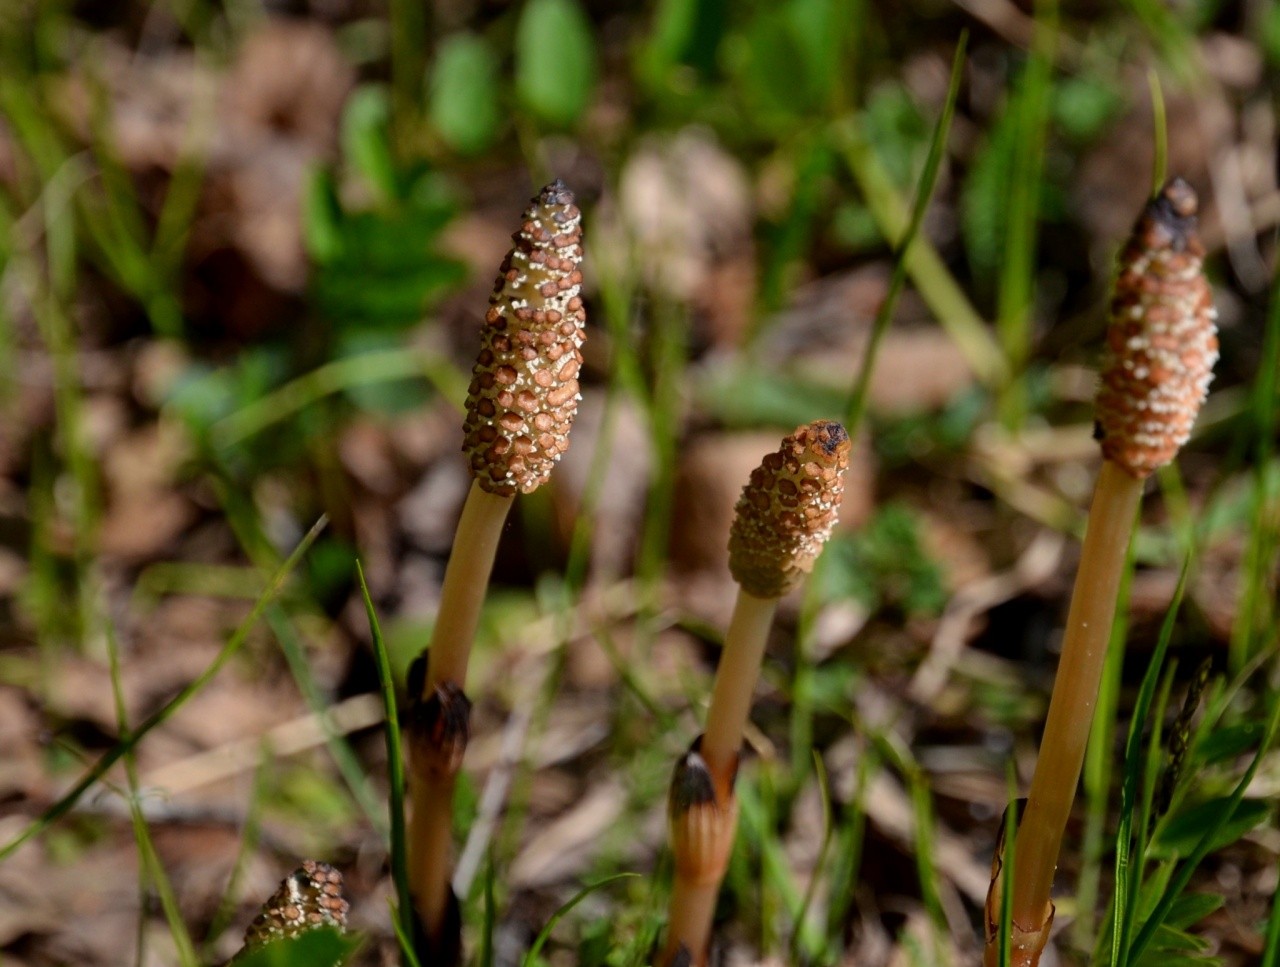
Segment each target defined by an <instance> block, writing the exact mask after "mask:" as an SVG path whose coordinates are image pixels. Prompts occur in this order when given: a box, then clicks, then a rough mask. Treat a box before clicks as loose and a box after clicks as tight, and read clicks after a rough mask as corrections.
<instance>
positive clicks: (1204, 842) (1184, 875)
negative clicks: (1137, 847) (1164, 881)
mask: <svg viewBox="0 0 1280 967" xmlns="http://www.w3.org/2000/svg"><path fill="white" fill-rule="evenodd" d="M1277 730H1280V702H1276V703H1274V708H1273V710H1272V712H1271V716H1270V718H1269V719H1268V721H1267V729H1266V733H1265V734H1264V735H1263V737H1262V741H1261V743H1259V745H1258V751H1257V752H1256V753H1255V754H1254V756H1253V758H1252V759H1251V760H1250V762H1249V765H1248V767H1247V768H1246V769H1245V771H1244V775H1242V776H1241V777H1240V780H1239V782H1237V783H1236V785H1235V788H1233V789H1232V790H1231V795H1230V796H1229V797H1228V799H1227V801H1226V802H1225V803H1224V804H1223V807H1222V809H1220V810H1219V811H1218V812H1217V813H1216V815H1215V817H1214V820H1213V822H1212V823H1210V824H1209V825H1208V826H1207V827H1206V828H1205V830H1204V832H1203V833H1202V834H1201V836H1200V840H1199V842H1198V843H1197V844H1196V847H1195V849H1193V850H1192V851H1191V853H1190V855H1189V856H1187V858H1186V859H1185V860H1184V861H1183V862H1182V864H1181V865H1180V866H1179V867H1178V869H1177V872H1175V873H1174V874H1173V876H1172V877H1171V878H1170V880H1169V885H1168V886H1166V887H1165V889H1164V892H1163V893H1162V894H1161V896H1160V900H1159V902H1158V903H1157V904H1156V905H1155V909H1153V910H1152V911H1151V914H1150V916H1148V917H1147V920H1146V922H1145V923H1144V924H1143V925H1142V930H1141V931H1139V933H1138V935H1137V936H1136V937H1135V938H1134V940H1133V945H1132V946H1131V947H1130V948H1129V950H1128V951H1127V953H1128V958H1127V959H1126V961H1125V964H1127V963H1134V962H1136V961H1137V960H1138V958H1139V957H1140V956H1141V955H1142V952H1143V950H1145V949H1146V946H1147V944H1148V943H1150V942H1151V938H1152V937H1153V936H1154V935H1155V932H1156V931H1157V930H1158V929H1159V928H1160V926H1161V924H1163V923H1164V921H1165V918H1166V917H1167V916H1168V914H1169V910H1170V909H1171V908H1172V906H1173V904H1174V903H1175V902H1176V901H1177V899H1178V897H1179V896H1181V895H1182V894H1183V892H1184V891H1185V890H1186V888H1187V885H1188V884H1189V883H1190V882H1191V877H1192V876H1194V875H1195V872H1196V870H1197V869H1199V867H1200V864H1201V863H1203V862H1204V859H1205V857H1207V856H1208V855H1209V853H1210V852H1211V851H1212V849H1213V847H1214V844H1215V842H1216V840H1217V836H1218V833H1219V831H1220V830H1221V829H1222V827H1223V826H1224V825H1226V823H1227V822H1228V821H1229V820H1230V819H1231V818H1232V816H1233V815H1234V814H1235V811H1236V808H1237V807H1238V806H1239V805H1240V801H1241V800H1242V799H1244V794H1245V790H1246V789H1248V788H1249V784H1250V783H1251V782H1253V777H1254V776H1255V775H1256V774H1257V772H1258V768H1259V766H1261V765H1262V760H1263V757H1264V756H1265V755H1266V754H1267V752H1268V751H1269V750H1270V749H1271V744H1272V742H1274V741H1275V737H1276V732H1277ZM1118 967H1124V964H1121V965H1118Z"/></svg>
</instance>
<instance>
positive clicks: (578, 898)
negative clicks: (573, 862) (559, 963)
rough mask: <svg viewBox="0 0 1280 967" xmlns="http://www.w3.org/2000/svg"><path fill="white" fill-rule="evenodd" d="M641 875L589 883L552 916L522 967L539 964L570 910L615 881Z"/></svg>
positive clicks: (620, 874)
mask: <svg viewBox="0 0 1280 967" xmlns="http://www.w3.org/2000/svg"><path fill="white" fill-rule="evenodd" d="M639 875H640V874H639V873H615V874H614V875H613V876H606V877H605V878H604V879H603V880H596V882H594V883H588V884H587V885H586V886H584V887H583V888H582V889H581V890H579V891H578V892H577V893H575V894H574V895H573V897H572V898H571V899H570V900H569V902H568V903H566V904H565V905H564V906H562V907H561V908H560V909H559V910H557V911H556V912H555V913H553V914H551V919H550V920H548V921H547V925H546V926H545V927H543V928H542V931H541V932H540V933H539V934H538V936H537V939H535V940H534V941H533V946H532V947H530V948H529V952H528V953H527V954H525V955H524V960H522V961H521V962H520V965H521V967H534V965H536V964H537V962H538V954H539V953H541V952H542V948H543V947H544V946H546V943H547V941H548V940H549V939H550V938H551V931H552V930H554V929H555V928H556V924H558V923H559V922H560V921H561V920H562V919H563V918H564V916H565V914H567V913H568V912H569V911H570V910H572V909H573V908H574V907H576V906H577V905H578V904H579V903H581V902H582V901H583V900H585V899H586V898H587V897H589V896H590V895H591V894H592V893H594V892H595V891H596V890H598V889H600V888H601V887H602V886H607V885H608V884H610V883H612V882H614V881H615V880H626V879H630V878H631V877H634V876H639Z"/></svg>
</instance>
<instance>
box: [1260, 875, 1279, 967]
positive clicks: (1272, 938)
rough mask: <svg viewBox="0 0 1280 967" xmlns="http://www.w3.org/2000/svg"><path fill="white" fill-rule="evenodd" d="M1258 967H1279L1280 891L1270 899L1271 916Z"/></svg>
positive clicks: (1268, 920)
mask: <svg viewBox="0 0 1280 967" xmlns="http://www.w3.org/2000/svg"><path fill="white" fill-rule="evenodd" d="M1260 967H1280V890H1276V892H1275V896H1273V897H1272V898H1271V916H1270V917H1269V918H1268V919H1267V939H1266V943H1265V946H1264V948H1263V951H1262V964H1261V965H1260Z"/></svg>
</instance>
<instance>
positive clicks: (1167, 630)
mask: <svg viewBox="0 0 1280 967" xmlns="http://www.w3.org/2000/svg"><path fill="white" fill-rule="evenodd" d="M1190 573H1191V557H1190V555H1188V556H1187V558H1186V559H1185V560H1184V561H1183V565H1182V571H1181V573H1180V574H1179V576H1178V585H1177V588H1176V589H1175V590H1174V593H1173V600H1172V601H1171V602H1170V603H1169V609H1168V610H1167V611H1166V612H1165V616H1164V623H1163V624H1162V625H1161V627H1160V636H1159V637H1158V638H1157V640H1156V646H1155V649H1154V650H1153V651H1152V653H1151V658H1150V659H1149V661H1148V663H1147V670H1146V673H1145V674H1144V675H1143V676H1142V684H1141V685H1140V686H1139V688H1138V697H1137V699H1136V700H1135V702H1134V706H1133V713H1132V718H1131V719H1130V721H1129V734H1128V738H1127V740H1126V741H1125V752H1124V772H1123V778H1122V780H1121V785H1120V825H1119V828H1118V829H1117V830H1116V855H1115V897H1116V899H1115V904H1114V909H1113V913H1112V916H1113V920H1112V924H1111V963H1112V964H1113V965H1114V967H1123V965H1124V964H1125V963H1127V962H1128V961H1127V954H1128V943H1129V937H1130V936H1131V934H1132V928H1133V919H1134V917H1135V916H1136V912H1137V911H1136V905H1137V896H1138V886H1139V885H1140V884H1141V880H1142V858H1143V854H1144V853H1145V843H1146V835H1147V832H1148V831H1147V830H1146V829H1144V828H1143V825H1142V824H1141V823H1137V824H1136V825H1135V818H1137V817H1135V813H1136V812H1137V811H1138V810H1139V808H1140V806H1139V803H1140V798H1141V784H1142V779H1143V776H1144V772H1145V766H1144V762H1143V755H1142V741H1143V730H1144V729H1145V728H1146V724H1147V722H1148V716H1149V713H1150V711H1151V705H1152V701H1153V699H1154V698H1155V694H1156V688H1157V687H1158V686H1159V684H1160V676H1161V674H1162V669H1163V666H1164V659H1165V655H1166V654H1167V653H1168V651H1169V641H1170V640H1171V639H1172V637H1173V631H1174V628H1175V627H1177V621H1178V613H1179V611H1180V610H1181V606H1182V598H1183V595H1184V594H1185V593H1186V589H1187V579H1188V577H1189V576H1190ZM1135 837H1136V839H1135ZM1135 857H1136V859H1137V862H1136V863H1135V862H1134V858H1135Z"/></svg>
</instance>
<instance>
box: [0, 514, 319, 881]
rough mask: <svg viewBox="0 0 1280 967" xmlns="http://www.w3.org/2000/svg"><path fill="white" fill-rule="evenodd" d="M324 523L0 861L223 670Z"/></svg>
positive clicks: (0, 852) (49, 822) (2, 851)
mask: <svg viewBox="0 0 1280 967" xmlns="http://www.w3.org/2000/svg"><path fill="white" fill-rule="evenodd" d="M327 524H328V518H327V517H323V516H322V517H321V518H320V519H319V520H317V521H316V522H315V523H314V524H313V525H312V526H311V529H310V530H309V531H307V533H306V535H305V536H304V537H303V538H302V540H301V541H299V542H298V546H297V547H295V548H294V550H293V553H292V554H290V555H289V557H288V559H287V560H286V561H285V562H284V563H283V564H282V565H281V566H280V568H279V569H278V570H277V571H276V573H275V574H273V575H272V577H271V580H270V581H269V582H268V584H267V587H266V589H265V590H264V591H263V592H262V595H261V597H259V598H258V600H257V602H256V603H255V604H254V606H253V610H252V611H250V612H249V615H248V616H247V617H246V618H245V619H244V621H242V622H241V623H240V626H239V627H238V628H236V630H235V632H234V633H233V634H232V635H231V637H230V638H228V639H227V643H226V644H225V645H223V646H222V650H221V651H219V652H218V655H217V657H216V658H214V660H213V661H212V662H211V663H210V664H209V667H208V668H206V669H205V670H204V671H203V672H201V673H200V674H199V675H197V676H196V677H195V679H193V680H192V681H191V683H190V684H188V685H187V686H186V687H185V688H183V689H182V691H180V692H178V694H177V695H175V696H174V697H173V698H171V699H170V700H169V701H168V702H166V703H165V704H164V705H163V706H162V707H161V708H159V709H157V710H156V711H155V712H153V713H152V714H151V715H150V716H148V717H147V718H146V719H145V720H144V721H143V722H142V724H141V725H139V726H138V728H137V730H136V731H134V732H131V733H130V734H129V735H127V736H124V737H123V738H121V740H120V742H119V743H117V744H116V746H115V747H114V748H112V749H111V750H110V751H108V752H106V753H104V754H103V756H102V758H100V759H99V760H98V762H97V763H96V764H95V765H94V766H93V767H91V768H90V769H89V771H88V772H86V773H85V775H84V776H83V777H82V778H81V779H80V781H79V782H77V783H76V784H75V785H74V786H72V787H71V789H70V791H68V792H67V793H65V794H63V795H62V796H61V797H59V799H58V801H57V802H55V803H54V804H53V805H52V806H50V807H49V808H48V809H46V810H45V811H44V812H43V813H41V814H40V817H39V818H38V819H36V820H35V821H33V822H32V823H31V824H30V825H29V826H27V828H26V829H24V830H23V831H22V832H21V833H19V834H18V835H17V836H16V837H15V838H14V839H12V840H11V841H10V842H8V843H6V844H5V845H4V847H3V848H0V860H4V859H7V858H8V857H10V856H12V855H13V854H14V852H16V851H17V850H18V848H19V847H20V846H22V844H23V843H26V842H28V841H29V840H31V839H32V838H34V837H36V836H39V835H40V834H41V833H43V832H44V831H45V830H46V829H48V828H49V827H50V826H52V825H53V824H54V823H56V822H57V821H58V820H59V819H61V818H62V817H63V816H65V815H66V814H67V813H69V812H70V811H71V810H72V809H73V808H74V807H75V804H76V803H77V802H79V801H80V797H81V796H83V795H84V794H85V793H86V792H88V791H89V789H91V788H92V787H93V785H94V784H95V783H97V782H98V781H99V780H100V779H101V778H102V777H103V776H104V775H106V774H107V770H109V769H110V768H111V767H112V766H113V765H115V764H116V763H117V762H119V761H120V759H121V758H122V757H123V756H125V755H126V754H127V753H129V752H130V751H132V750H133V748H134V747H135V746H137V744H138V743H139V742H140V741H141V740H142V738H143V737H144V736H145V735H146V734H147V733H148V732H150V731H151V730H152V729H154V728H155V727H156V726H157V725H160V724H161V723H163V722H165V721H166V720H167V719H168V718H169V717H170V716H172V715H173V714H174V713H175V712H177V711H178V709H180V708H182V706H183V705H185V704H186V703H187V702H188V701H190V700H191V697H192V696H193V695H195V694H196V693H197V692H199V691H200V690H201V689H203V688H204V687H205V686H206V685H208V684H209V682H211V681H212V680H213V679H214V677H215V676H217V674H218V672H220V671H222V668H223V666H224V665H226V663H227V662H228V661H230V660H231V658H232V657H233V656H234V655H235V653H236V652H237V651H239V650H240V648H241V646H242V645H243V644H244V643H245V639H246V638H248V636H249V632H250V631H252V630H253V628H254V627H255V626H256V625H257V624H258V621H259V620H260V619H261V618H262V615H263V613H264V612H265V611H266V610H267V607H268V605H270V604H271V602H272V601H274V600H275V598H276V596H277V595H278V594H279V593H280V589H281V588H282V587H283V586H284V582H285V580H286V579H287V578H288V577H289V575H290V574H291V573H293V569H294V568H295V567H297V565H298V562H299V561H300V560H302V556H303V555H304V554H306V552H307V550H308V549H309V548H310V547H311V545H312V544H313V543H314V542H315V539H316V538H317V537H319V536H320V532H321V531H323V530H324V528H325V526H326V525H327Z"/></svg>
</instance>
